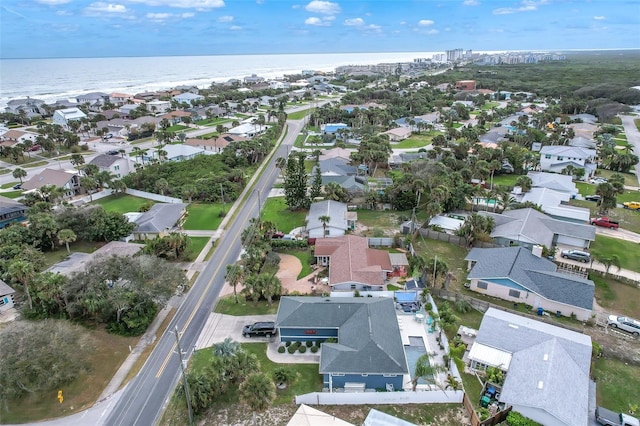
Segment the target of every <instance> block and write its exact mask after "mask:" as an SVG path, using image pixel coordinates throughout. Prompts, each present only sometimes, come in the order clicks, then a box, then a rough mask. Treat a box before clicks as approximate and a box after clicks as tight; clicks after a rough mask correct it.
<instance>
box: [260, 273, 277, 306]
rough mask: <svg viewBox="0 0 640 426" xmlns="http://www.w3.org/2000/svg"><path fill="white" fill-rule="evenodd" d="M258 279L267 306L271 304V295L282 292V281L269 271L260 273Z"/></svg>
mask: <svg viewBox="0 0 640 426" xmlns="http://www.w3.org/2000/svg"><path fill="white" fill-rule="evenodd" d="M258 279H259V280H260V281H261V285H260V288H261V290H262V294H263V295H264V297H265V298H266V299H267V303H268V304H269V306H271V305H272V304H273V296H279V295H280V294H282V283H281V282H280V279H279V278H278V277H276V276H275V274H270V273H263V274H260V275H259V276H258Z"/></svg>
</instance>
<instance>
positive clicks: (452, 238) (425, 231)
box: [419, 228, 501, 248]
mask: <svg viewBox="0 0 640 426" xmlns="http://www.w3.org/2000/svg"><path fill="white" fill-rule="evenodd" d="M419 232H420V235H421V236H423V237H425V238H428V239H430V240H438V241H445V242H447V243H450V244H455V245H457V246H460V247H469V244H468V242H467V239H466V238H464V237H459V236H457V235H453V234H447V233H446V232H440V231H434V230H433V229H429V228H420V229H419ZM473 246H474V247H480V248H493V247H501V246H498V245H496V244H493V243H485V242H482V241H476V242H474V243H473Z"/></svg>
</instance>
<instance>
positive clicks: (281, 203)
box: [261, 197, 308, 233]
mask: <svg viewBox="0 0 640 426" xmlns="http://www.w3.org/2000/svg"><path fill="white" fill-rule="evenodd" d="M307 213H308V212H307V211H306V210H300V211H295V212H292V211H290V210H289V208H288V207H287V204H286V203H285V199H284V197H269V198H268V199H267V201H266V202H265V203H264V206H263V207H262V213H261V217H262V220H264V221H269V222H272V223H274V224H275V225H276V228H278V231H282V232H284V233H288V232H290V231H291V230H292V229H294V228H298V227H300V226H304V224H305V220H306V217H307Z"/></svg>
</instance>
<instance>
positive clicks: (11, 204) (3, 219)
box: [0, 195, 29, 229]
mask: <svg viewBox="0 0 640 426" xmlns="http://www.w3.org/2000/svg"><path fill="white" fill-rule="evenodd" d="M27 210H29V207H27V206H25V205H24V204H22V203H19V202H17V201H15V200H13V199H11V198H7V197H3V196H1V195H0V229H2V228H5V227H7V226H9V225H11V224H12V223H14V222H23V221H25V220H27Z"/></svg>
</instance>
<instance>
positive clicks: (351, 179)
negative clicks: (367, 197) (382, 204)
mask: <svg viewBox="0 0 640 426" xmlns="http://www.w3.org/2000/svg"><path fill="white" fill-rule="evenodd" d="M331 182H333V183H337V184H338V185H340V187H341V188H342V189H344V190H345V191H348V192H349V193H351V194H352V195H357V194H364V190H365V184H366V180H365V179H363V178H361V177H359V176H343V175H340V176H332V175H328V176H322V186H326V185H327V184H329V183H331Z"/></svg>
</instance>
